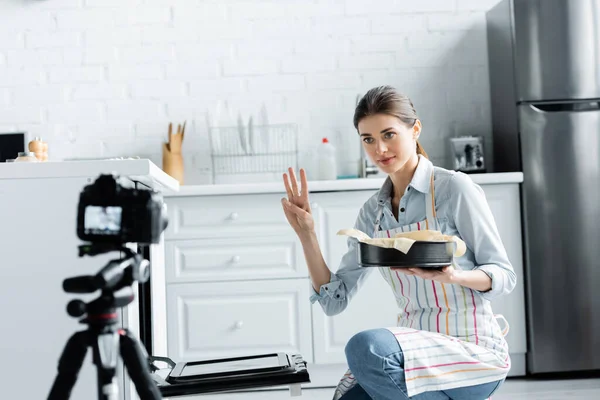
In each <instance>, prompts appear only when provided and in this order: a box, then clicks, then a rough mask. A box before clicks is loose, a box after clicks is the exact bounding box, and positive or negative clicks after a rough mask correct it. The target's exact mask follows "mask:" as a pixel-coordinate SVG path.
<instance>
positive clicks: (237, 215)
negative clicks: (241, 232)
mask: <svg viewBox="0 0 600 400" xmlns="http://www.w3.org/2000/svg"><path fill="white" fill-rule="evenodd" d="M239 216H240V215H239V214H238V213H236V212H232V213H231V214H229V219H230V220H232V221H235V220H236V219H238V218H239Z"/></svg>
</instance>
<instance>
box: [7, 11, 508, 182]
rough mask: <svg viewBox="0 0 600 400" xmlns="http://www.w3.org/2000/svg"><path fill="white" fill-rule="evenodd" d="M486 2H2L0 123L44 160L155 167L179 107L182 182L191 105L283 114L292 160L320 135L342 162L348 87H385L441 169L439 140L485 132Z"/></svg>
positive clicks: (194, 145)
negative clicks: (294, 143)
mask: <svg viewBox="0 0 600 400" xmlns="http://www.w3.org/2000/svg"><path fill="white" fill-rule="evenodd" d="M498 1H499V0H421V1H414V0H370V1H364V0H313V1H310V2H309V1H304V0H47V1H27V2H26V1H16V0H15V1H2V2H0V133H1V132H2V131H3V132H8V131H21V130H26V131H27V132H28V133H29V135H30V136H33V135H41V136H43V137H45V138H46V139H47V140H48V141H49V142H50V154H51V157H52V158H53V159H63V158H71V157H109V156H128V155H141V156H148V157H151V158H152V159H153V160H154V161H155V162H156V163H158V164H159V165H160V162H161V156H160V142H161V141H162V140H163V139H164V138H165V137H166V130H167V125H168V123H169V122H170V121H173V122H176V123H182V122H183V121H184V120H186V121H187V134H186V143H184V148H185V157H186V163H187V169H186V173H187V175H188V177H187V182H188V183H207V182H210V180H211V178H210V173H209V171H208V170H207V168H208V167H209V166H210V159H209V154H210V151H209V144H208V133H207V113H208V116H209V118H210V120H212V121H214V119H215V113H216V111H217V110H218V109H219V108H222V105H223V104H224V102H227V104H228V105H229V107H230V108H231V109H232V110H233V114H234V117H237V114H238V113H240V114H241V115H242V116H243V118H244V120H247V119H248V118H249V116H250V115H254V116H255V118H256V117H257V114H258V111H259V109H260V107H261V105H262V104H265V105H266V108H267V112H268V116H269V120H270V121H272V122H275V123H286V122H289V123H296V124H298V125H299V127H300V140H299V143H300V151H301V155H302V157H303V158H302V159H303V160H309V157H308V156H309V155H310V154H311V151H312V150H313V147H314V146H315V145H316V144H317V143H318V142H319V141H320V138H321V137H322V136H328V137H329V138H330V139H331V140H332V141H333V142H334V144H335V145H336V146H337V147H338V149H339V155H340V161H339V163H340V166H343V167H345V168H347V166H348V165H349V163H352V162H353V161H355V160H357V159H358V157H359V142H358V140H357V138H356V134H355V131H354V128H353V126H352V114H353V107H354V102H355V99H356V95H357V94H359V93H364V92H365V91H366V90H368V89H369V88H371V87H373V86H376V85H382V84H391V85H394V86H396V87H397V88H399V89H400V90H402V91H404V92H406V93H407V94H408V95H409V96H410V97H411V98H412V99H413V102H414V104H415V106H416V108H417V112H418V113H419V114H420V117H421V119H422V120H423V125H424V132H423V135H422V136H421V138H422V142H423V145H424V147H425V148H426V150H427V151H428V152H429V153H430V156H431V157H432V158H433V160H434V161H435V162H436V163H438V164H440V165H444V166H448V164H449V162H448V161H449V160H448V159H447V153H446V149H447V141H446V139H447V137H449V136H453V135H456V134H479V135H484V136H485V137H486V139H487V140H488V143H489V142H490V139H491V137H490V134H491V132H490V131H491V124H490V104H489V98H488V97H489V85H488V73H487V54H486V51H487V49H486V39H485V11H486V10H487V9H489V8H490V7H492V6H493V5H494V4H496V3H497V2H498ZM490 153H491V149H489V146H488V156H489V154H490ZM307 165H308V164H307ZM343 172H349V171H346V170H344V171H343Z"/></svg>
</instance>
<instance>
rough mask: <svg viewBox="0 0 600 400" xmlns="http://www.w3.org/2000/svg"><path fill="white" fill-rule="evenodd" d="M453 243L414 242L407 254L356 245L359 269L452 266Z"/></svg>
mask: <svg viewBox="0 0 600 400" xmlns="http://www.w3.org/2000/svg"><path fill="white" fill-rule="evenodd" d="M453 254H454V242H429V241H416V242H415V243H413V245H412V246H411V248H410V250H409V251H408V253H406V254H404V253H403V252H401V251H399V250H396V249H386V248H384V247H379V246H373V245H370V244H366V243H362V242H359V243H358V264H359V265H360V266H361V267H397V268H401V267H420V268H437V269H440V268H442V267H445V266H448V265H450V264H452V257H453Z"/></svg>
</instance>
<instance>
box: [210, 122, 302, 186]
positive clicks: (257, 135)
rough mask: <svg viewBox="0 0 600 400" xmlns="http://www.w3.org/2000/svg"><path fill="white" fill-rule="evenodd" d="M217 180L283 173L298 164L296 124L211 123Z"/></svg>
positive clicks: (213, 165)
mask: <svg viewBox="0 0 600 400" xmlns="http://www.w3.org/2000/svg"><path fill="white" fill-rule="evenodd" d="M208 131H209V132H208V133H209V135H208V136H209V141H210V149H211V159H212V172H213V181H216V180H217V178H218V177H219V176H221V175H237V174H269V173H278V174H280V173H283V172H285V171H287V168H288V167H293V168H295V169H297V167H298V127H297V125H294V124H278V125H254V126H244V127H241V126H240V127H238V126H235V127H234V126H228V127H209V129H208Z"/></svg>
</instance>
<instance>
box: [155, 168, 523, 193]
mask: <svg viewBox="0 0 600 400" xmlns="http://www.w3.org/2000/svg"><path fill="white" fill-rule="evenodd" d="M469 176H470V177H471V179H473V182H475V183H477V184H479V185H496V184H506V183H515V184H518V183H521V182H523V173H522V172H501V173H487V174H470V175H469ZM384 180H385V179H384V178H370V179H339V180H334V181H308V187H309V191H310V192H311V193H316V192H337V191H348V190H377V189H379V188H380V187H381V185H382V184H383V182H384ZM284 192H285V189H284V187H283V182H267V183H246V184H223V185H189V186H185V185H183V186H181V187H180V188H179V191H178V192H176V193H165V197H174V196H177V197H178V196H214V195H223V194H225V195H227V194H257V193H284Z"/></svg>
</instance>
